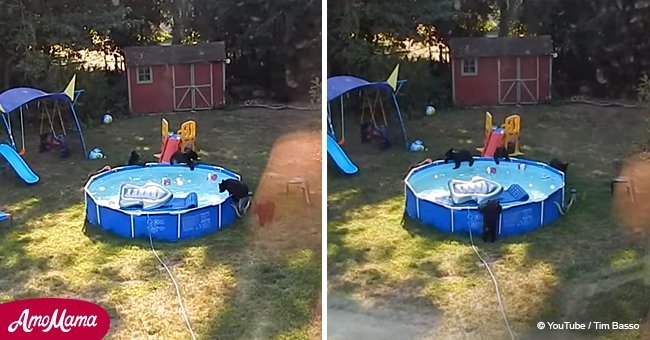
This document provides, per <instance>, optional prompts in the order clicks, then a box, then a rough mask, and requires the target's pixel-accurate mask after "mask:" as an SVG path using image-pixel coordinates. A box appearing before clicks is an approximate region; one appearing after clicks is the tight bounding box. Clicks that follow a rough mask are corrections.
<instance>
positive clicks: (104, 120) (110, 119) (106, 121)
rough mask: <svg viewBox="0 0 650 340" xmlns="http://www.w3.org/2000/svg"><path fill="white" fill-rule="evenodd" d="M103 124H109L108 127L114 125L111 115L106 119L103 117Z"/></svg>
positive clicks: (105, 116)
mask: <svg viewBox="0 0 650 340" xmlns="http://www.w3.org/2000/svg"><path fill="white" fill-rule="evenodd" d="M102 122H103V123H104V124H107V125H108V124H110V123H112V122H113V116H111V115H109V114H105V115H104V117H102Z"/></svg>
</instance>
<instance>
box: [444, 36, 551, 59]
mask: <svg viewBox="0 0 650 340" xmlns="http://www.w3.org/2000/svg"><path fill="white" fill-rule="evenodd" d="M449 50H450V52H451V57H452V58H467V57H500V56H526V55H549V54H551V53H552V52H553V41H552V40H551V36H549V35H540V36H535V37H524V38H514V37H498V38H453V39H451V40H450V41H449Z"/></svg>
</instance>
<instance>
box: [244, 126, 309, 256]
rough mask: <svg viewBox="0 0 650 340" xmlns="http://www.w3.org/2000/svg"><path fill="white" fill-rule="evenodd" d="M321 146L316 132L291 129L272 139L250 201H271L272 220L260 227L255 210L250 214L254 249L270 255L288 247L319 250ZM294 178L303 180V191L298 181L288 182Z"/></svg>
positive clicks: (279, 252)
mask: <svg viewBox="0 0 650 340" xmlns="http://www.w3.org/2000/svg"><path fill="white" fill-rule="evenodd" d="M321 145H322V144H321V133H320V132H319V131H299V132H292V133H289V134H286V135H284V136H281V137H280V138H278V139H277V140H276V141H275V143H274V145H273V148H272V150H271V153H270V155H269V159H268V162H267V164H266V168H265V169H264V172H263V173H262V176H261V178H260V183H259V186H258V187H257V188H256V189H255V192H254V196H255V198H254V203H253V204H255V203H260V202H273V204H274V205H275V212H274V214H273V216H272V221H271V223H269V224H265V225H263V226H262V225H260V224H259V223H258V221H257V217H256V215H255V214H254V213H253V214H250V215H249V218H250V219H251V222H252V223H253V226H254V227H253V237H254V247H255V248H256V249H261V250H263V251H267V253H269V254H281V253H282V252H283V250H288V249H303V248H307V249H320V245H321V239H322V238H321V231H322V228H321V201H322V199H321V198H322V176H321V172H322V171H321V161H322V147H321ZM297 179H301V180H304V181H305V183H306V186H307V191H308V192H307V193H306V194H305V192H304V190H303V188H302V187H301V185H300V184H291V185H288V183H289V181H291V180H297ZM287 188H288V192H287ZM307 200H309V203H308V202H307Z"/></svg>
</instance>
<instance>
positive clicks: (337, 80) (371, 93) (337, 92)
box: [327, 76, 408, 149]
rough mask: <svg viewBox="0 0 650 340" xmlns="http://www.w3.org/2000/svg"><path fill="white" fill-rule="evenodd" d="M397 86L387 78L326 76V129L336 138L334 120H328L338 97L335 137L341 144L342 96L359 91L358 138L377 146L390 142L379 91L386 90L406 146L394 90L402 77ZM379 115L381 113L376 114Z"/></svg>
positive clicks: (343, 111)
mask: <svg viewBox="0 0 650 340" xmlns="http://www.w3.org/2000/svg"><path fill="white" fill-rule="evenodd" d="M396 83H397V86H396V88H394V87H393V86H391V84H389V82H387V81H386V82H375V83H372V82H368V81H366V80H364V79H360V78H357V77H352V76H336V77H331V78H329V79H327V97H328V98H327V100H328V103H327V122H328V133H329V134H330V135H332V136H333V137H334V138H336V132H335V130H334V124H333V122H332V102H334V101H335V100H336V99H339V102H340V105H339V109H340V113H341V115H340V116H341V119H340V120H341V122H340V124H341V134H340V138H338V139H337V142H338V144H339V145H344V144H345V103H344V96H349V93H350V92H352V91H360V92H359V95H360V96H361V97H362V98H363V103H362V110H361V123H360V125H361V142H362V143H365V142H369V141H377V142H378V143H379V147H380V148H381V149H385V148H388V147H389V146H390V138H389V133H388V132H389V124H388V118H387V115H386V110H385V107H384V103H383V98H382V93H384V92H387V93H389V94H390V98H391V100H392V102H393V104H394V107H395V111H396V116H397V121H398V122H399V124H400V126H401V132H402V137H403V140H404V145H405V147H406V148H408V140H407V137H406V129H405V127H404V121H403V119H402V112H401V110H400V107H399V103H398V102H397V93H398V92H399V90H400V89H401V87H402V85H403V84H404V83H406V80H397V81H396ZM379 115H381V117H379Z"/></svg>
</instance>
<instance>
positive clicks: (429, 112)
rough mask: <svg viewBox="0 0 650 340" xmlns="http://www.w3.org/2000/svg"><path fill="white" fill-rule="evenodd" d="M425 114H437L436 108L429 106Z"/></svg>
mask: <svg viewBox="0 0 650 340" xmlns="http://www.w3.org/2000/svg"><path fill="white" fill-rule="evenodd" d="M424 113H426V114H427V116H433V115H434V114H435V113H436V108H435V107H433V106H431V105H429V106H427V107H426V108H425V109H424Z"/></svg>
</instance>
